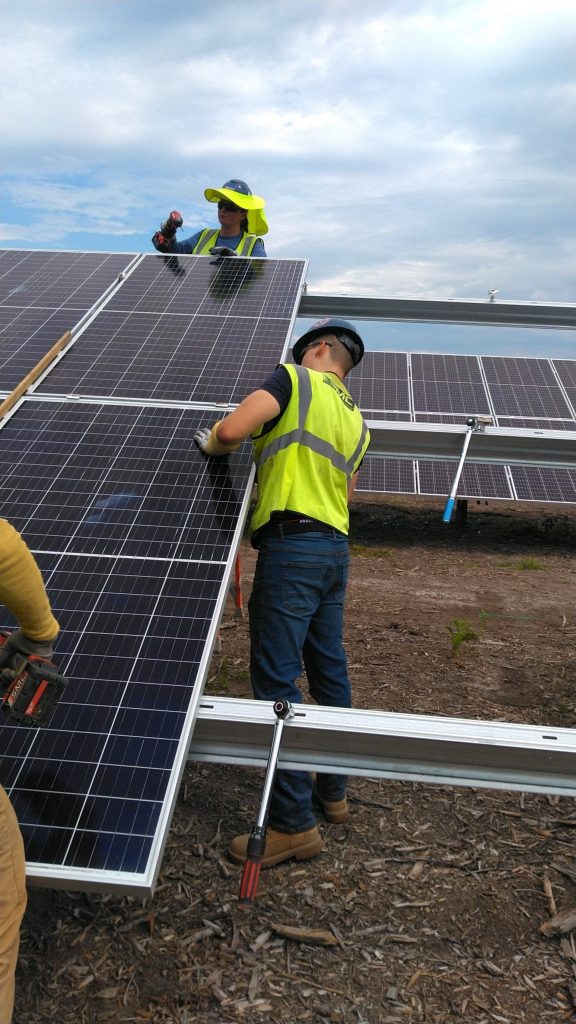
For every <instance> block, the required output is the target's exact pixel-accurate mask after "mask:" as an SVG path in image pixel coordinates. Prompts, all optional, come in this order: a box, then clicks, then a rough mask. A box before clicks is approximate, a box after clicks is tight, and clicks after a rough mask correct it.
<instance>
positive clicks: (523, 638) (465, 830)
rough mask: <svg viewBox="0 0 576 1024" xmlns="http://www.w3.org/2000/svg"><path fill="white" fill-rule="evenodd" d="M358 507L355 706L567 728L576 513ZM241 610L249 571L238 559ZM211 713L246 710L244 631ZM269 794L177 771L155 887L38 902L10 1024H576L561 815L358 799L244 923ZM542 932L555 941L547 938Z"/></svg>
mask: <svg viewBox="0 0 576 1024" xmlns="http://www.w3.org/2000/svg"><path fill="white" fill-rule="evenodd" d="M440 520H441V509H440V507H439V505H438V504H437V503H425V502H417V501H412V500H408V499H406V500H401V499H383V500H382V501H380V502H377V501H375V500H374V498H370V499H368V498H363V497H362V496H359V497H358V498H357V500H355V502H354V505H353V509H352V532H351V540H352V550H353V565H352V572H351V579H350V584H349V595H348V610H347V627H346V644H347V650H348V659H349V666H350V675H351V678H352V681H353V687H354V694H355V703H356V706H358V707H366V708H378V709H382V710H387V711H397V712H411V713H423V714H436V715H437V714H440V715H450V716H458V717H463V718H484V719H497V720H505V721H513V722H527V723H533V724H546V725H551V726H553V725H556V726H560V725H562V726H568V727H573V726H574V725H575V724H576V699H575V690H574V684H575V681H576V653H575V645H574V640H575V637H576V612H575V606H576V605H575V597H576V573H575V563H574V555H575V552H576V510H572V509H566V510H560V511H558V510H552V512H551V507H549V506H548V507H545V506H542V507H541V508H540V507H535V506H532V507H527V506H524V507H523V508H522V509H520V508H518V507H517V506H497V505H494V506H487V505H486V504H485V503H484V502H483V503H481V504H478V505H476V504H475V503H474V504H472V503H471V504H470V511H469V518H468V526H467V528H466V529H465V530H457V529H455V528H453V527H446V526H444V525H443V524H442V523H441V521H440ZM242 562H243V571H244V580H245V582H244V596H245V599H246V598H247V596H248V593H249V585H250V579H251V573H252V569H253V565H254V553H253V552H252V551H251V549H250V547H249V545H248V544H245V545H243V549H242ZM224 625H225V628H224V629H223V630H222V634H221V635H222V650H221V651H220V652H219V653H218V654H215V655H214V658H213V662H212V668H211V673H210V680H209V683H208V687H207V689H208V692H211V693H217V694H222V695H226V696H248V695H249V694H250V684H249V675H248V636H247V621H246V619H244V620H237V619H235V618H234V617H233V612H232V608H231V609H230V612H229V613H228V614H227V618H226V620H225V623H224ZM261 784H262V773H261V772H258V771H255V770H251V769H238V768H230V767H227V766H220V765H194V764H190V766H189V767H188V768H187V770H186V773H185V777H184V780H183V783H182V787H181V791H180V795H179V800H178V804H177V807H176V811H175V815H174V819H173V824H172V828H171V831H170V837H169V840H168V844H167V849H166V855H165V858H164V862H163V867H162V872H161V875H160V880H159V884H158V887H157V890H156V893H155V895H154V898H153V899H152V900H151V901H149V902H148V903H144V902H143V901H142V900H141V899H139V898H136V897H130V896H118V895H99V894H86V893H68V892H55V891H49V890H40V889H35V890H31V892H30V899H29V909H28V911H27V914H26V918H25V921H24V926H23V934H22V948H21V956H20V964H19V970H18V991H17V1002H16V1011H15V1017H14V1024H48V1022H52V1021H57V1022H59V1024H96V1022H105V1021H118V1022H128V1021H135V1022H138V1021H150V1022H153V1024H176V1022H177V1024H191V1022H201V1024H204V1022H206V1024H233V1022H243V1024H251V1022H269V1021H274V1022H283V1024H292V1022H299V1021H303V1022H310V1024H327V1022H330V1024H332V1022H333V1024H341V1022H342V1024H343V1022H346V1024H348V1022H354V1024H392V1022H394V1024H398V1022H406V1024H492V1022H498V1024H519V1022H522V1024H548V1022H549V1024H560V1022H563V1021H576V944H575V941H574V938H573V934H574V932H573V930H572V929H573V928H574V927H576V916H575V915H574V913H572V914H571V912H574V911H575V908H576V857H575V855H574V844H575V842H576V807H575V805H574V803H573V801H572V800H569V799H566V798H558V797H554V796H549V797H545V796H535V795H533V794H521V793H507V792H499V791H496V790H490V789H483V790H481V789H459V788H453V787H447V786H433V785H420V784H414V783H407V782H387V781H383V780H370V779H361V778H357V777H355V778H352V779H351V780H350V785H349V796H350V800H351V806H352V816H351V819H350V822H349V824H347V825H327V824H323V825H322V831H323V834H324V836H325V838H326V840H327V846H326V850H325V852H324V853H323V854H321V855H320V856H319V857H318V858H316V859H315V860H313V861H309V862H303V863H298V862H289V863H287V864H284V865H281V866H279V867H277V868H275V869H272V870H270V871H267V872H263V873H262V875H261V879H260V888H259V892H258V897H257V901H256V904H255V908H254V909H253V910H252V911H248V912H247V911H244V910H242V909H240V908H239V906H238V899H237V897H238V885H239V880H240V873H241V871H240V869H239V868H238V867H235V866H234V865H232V864H231V863H230V862H229V861H228V860H227V857H226V849H227V845H228V843H229V841H230V838H231V837H232V836H233V835H235V834H236V833H237V832H241V831H249V830H250V829H251V827H252V826H253V824H254V819H255V815H256V811H257V808H258V804H259V800H260V794H261ZM556 913H558V914H560V915H564V916H563V917H562V916H561V917H560V918H559V921H558V924H557V926H556V927H554V926H553V925H552V926H550V927H549V928H548V929H547V930H545V931H546V933H545V932H542V931H541V926H542V925H543V924H545V923H546V922H548V921H549V920H550V919H551V918H552V917H553V916H554V915H555V914H556Z"/></svg>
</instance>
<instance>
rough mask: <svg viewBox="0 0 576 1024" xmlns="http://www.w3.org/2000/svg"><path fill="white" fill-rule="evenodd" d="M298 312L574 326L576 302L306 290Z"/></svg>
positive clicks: (355, 317) (361, 317)
mask: <svg viewBox="0 0 576 1024" xmlns="http://www.w3.org/2000/svg"><path fill="white" fill-rule="evenodd" d="M298 316H306V317H312V318H313V319H317V318H318V317H321V316H343V317H347V318H350V319H351V320H411V321H415V322H420V323H455V324H497V325H499V326H507V327H514V326H516V327H559V328H564V329H565V330H574V328H575V327H576V303H574V302H562V303H561V302H511V301H507V300H498V301H497V302H491V301H489V300H488V299H486V300H482V299H413V298H395V297H393V296H392V297H388V298H379V297H377V296H367V295H320V294H318V295H314V294H312V293H311V292H305V294H304V295H303V296H302V298H301V299H300V305H299V307H298Z"/></svg>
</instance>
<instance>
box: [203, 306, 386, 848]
mask: <svg viewBox="0 0 576 1024" xmlns="http://www.w3.org/2000/svg"><path fill="white" fill-rule="evenodd" d="M363 354H364V345H363V342H362V339H361V338H360V336H359V335H358V333H357V331H356V330H355V328H354V327H353V325H352V324H350V323H349V322H348V321H347V320H341V319H338V318H328V319H325V320H320V321H318V322H317V323H315V324H314V325H313V327H312V328H311V329H310V330H309V331H307V332H306V333H305V334H303V335H302V337H301V338H299V339H298V341H297V342H296V344H295V345H294V348H293V350H292V356H293V359H294V363H295V365H292V364H291V363H284V364H280V365H279V366H278V367H277V368H276V370H275V371H274V373H273V374H272V375H271V376H270V377H269V378H268V379H267V380H265V381H264V383H263V384H262V385H261V387H260V388H258V390H256V391H254V392H252V394H250V395H248V397H247V398H245V399H244V401H243V402H241V403H240V405H239V406H238V408H237V409H236V410H235V411H234V412H232V413H230V415H229V416H227V417H226V418H225V419H223V420H220V421H218V422H217V423H215V424H214V426H213V427H212V429H209V428H207V427H206V428H200V429H199V430H198V431H197V432H196V434H195V441H196V443H197V444H198V446H199V447H200V448H201V450H202V451H203V452H204V453H205V454H206V455H209V456H224V455H226V454H228V453H229V452H232V451H234V450H235V449H236V448H238V447H239V445H240V444H241V442H242V441H243V440H245V439H246V438H247V437H248V436H250V437H251V439H252V442H253V446H254V459H255V462H256V467H257V487H258V497H257V502H256V507H255V509H254V513H253V517H252V522H251V530H252V544H253V546H254V547H255V548H256V549H257V550H258V561H257V565H256V571H255V575H254V584H253V589H252V594H251V597H250V601H249V615H250V668H251V681H252V689H253V692H254V696H255V697H256V698H257V699H258V700H268V701H276V700H279V699H281V698H286V699H287V700H288V701H290V702H291V703H301V702H302V693H301V691H300V689H299V687H298V685H297V682H296V680H297V678H298V676H299V675H300V674H301V671H302V660H303V661H304V666H305V669H306V675H307V677H308V686H309V690H310V694H311V696H312V697H313V698H314V699H315V700H316V701H317V703H319V704H323V705H327V706H332V707H350V706H351V690H350V683H349V680H348V672H347V666H346V655H345V651H344V647H343V643H342V635H343V617H344V596H345V590H346V583H347V576H348V557H349V556H348V536H347V535H348V527H349V514H348V500H349V498H350V496H351V494H352V492H353V490H354V486H355V484H356V479H357V476H358V470H359V468H360V464H361V462H362V459H363V457H364V454H365V452H366V449H367V448H368V444H369V440H370V435H369V433H368V429H367V427H366V424H365V422H364V420H363V418H362V414H361V413H360V410H359V409H358V408H357V406H356V405H355V403H354V401H353V400H352V398H351V397H350V394H349V392H348V390H347V388H346V386H345V384H344V378H345V377H346V375H347V374H348V373H349V371H350V370H351V369H352V368H353V367H354V366H357V365H358V363H359V362H360V360H361V359H362V356H363ZM315 795H316V797H317V799H318V801H319V803H320V805H321V807H322V810H323V812H324V816H325V818H326V819H327V820H328V821H330V822H344V821H346V820H347V818H348V803H347V799H346V777H345V776H339V775H328V774H318V775H317V778H316V794H315ZM312 796H313V792H312V778H311V776H310V774H309V773H308V772H301V771H286V770H281V771H277V772H276V776H275V779H274V784H273V790H272V796H271V801H270V810H269V816H268V826H269V827H268V831H267V834H266V847H265V850H264V854H263V856H262V861H261V864H262V867H271V866H272V865H274V864H279V863H280V862H281V861H285V860H288V859H290V858H292V857H295V858H297V859H299V860H304V859H307V858H309V857H314V856H315V855H316V854H318V853H320V852H321V850H322V849H323V848H324V843H323V840H322V838H321V836H320V833H319V831H318V828H317V823H316V816H315V814H314V811H313V805H312ZM248 839H249V835H248V834H246V835H242V836H236V837H235V838H234V839H233V840H232V843H231V845H230V850H229V853H230V856H231V858H232V860H234V861H235V862H236V863H243V862H244V861H245V860H246V851H247V845H248Z"/></svg>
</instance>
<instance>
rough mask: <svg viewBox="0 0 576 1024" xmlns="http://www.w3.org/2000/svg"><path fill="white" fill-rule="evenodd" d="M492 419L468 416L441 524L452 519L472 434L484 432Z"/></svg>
mask: <svg viewBox="0 0 576 1024" xmlns="http://www.w3.org/2000/svg"><path fill="white" fill-rule="evenodd" d="M491 422H492V419H491V417H490V416H469V417H468V419H467V420H466V427H467V430H466V433H465V435H464V444H463V445H462V454H461V455H460V461H459V463H458V469H457V470H456V475H455V477H454V480H453V482H452V488H451V491H450V494H449V496H448V499H447V501H446V505H445V507H444V515H443V516H442V522H443V523H449V522H450V520H451V519H452V512H453V511H454V505H455V504H456V495H457V493H458V484H459V483H460V477H461V476H462V470H463V469H464V461H465V459H466V454H467V452H468V445H469V444H470V440H471V438H472V434H474V433H475V432H476V431H478V430H484V429H485V427H486V425H487V424H488V423H491Z"/></svg>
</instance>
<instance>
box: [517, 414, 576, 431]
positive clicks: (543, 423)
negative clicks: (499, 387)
mask: <svg viewBox="0 0 576 1024" xmlns="http://www.w3.org/2000/svg"><path fill="white" fill-rule="evenodd" d="M498 426H499V427H519V428H521V429H522V430H576V420H542V419H527V418H526V417H522V416H499V417H498Z"/></svg>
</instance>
